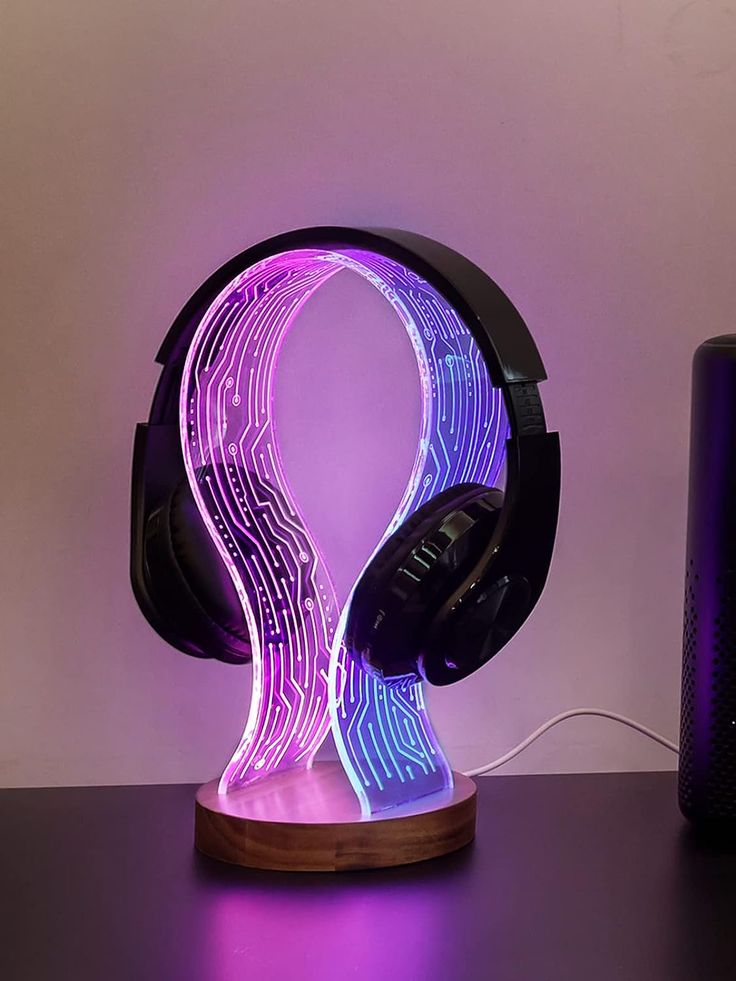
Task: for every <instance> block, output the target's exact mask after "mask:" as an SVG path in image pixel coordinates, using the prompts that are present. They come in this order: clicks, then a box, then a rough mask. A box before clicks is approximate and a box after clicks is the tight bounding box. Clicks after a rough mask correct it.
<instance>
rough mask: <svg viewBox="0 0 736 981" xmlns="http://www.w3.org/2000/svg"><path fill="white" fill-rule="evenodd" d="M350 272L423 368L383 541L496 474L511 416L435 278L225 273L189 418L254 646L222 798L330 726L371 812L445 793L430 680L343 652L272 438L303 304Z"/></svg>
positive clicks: (191, 470)
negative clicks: (415, 419)
mask: <svg viewBox="0 0 736 981" xmlns="http://www.w3.org/2000/svg"><path fill="white" fill-rule="evenodd" d="M343 268H348V269H350V270H352V271H354V272H356V273H358V274H359V275H361V276H363V277H364V278H365V279H367V280H368V281H369V282H371V283H372V284H373V285H374V286H375V287H376V288H377V289H379V290H380V292H381V293H382V294H383V295H384V297H385V298H386V299H387V300H388V301H389V302H390V303H391V305H392V307H393V308H394V310H395V311H396V313H397V314H398V316H399V319H400V320H401V322H402V323H403V324H404V327H405V329H406V330H407V333H408V335H409V337H410V340H411V342H412V345H413V348H414V351H415V355H416V358H417V364H418V366H419V376H420V388H421V399H422V426H421V432H420V441H419V446H418V449H417V455H416V458H415V461H414V466H413V468H412V472H411V475H410V477H409V481H408V483H407V487H406V490H405V492H404V495H403V497H402V500H401V502H400V503H399V506H398V508H397V510H396V512H395V514H394V515H393V517H392V519H391V521H390V522H389V525H388V527H387V528H386V531H385V532H384V535H383V536H382V538H381V540H380V541H379V542H378V543H377V544H376V549H378V548H379V547H380V545H381V543H382V541H383V540H384V539H385V537H386V536H387V535H389V534H391V532H393V531H394V530H395V529H396V528H397V527H398V526H399V525H400V524H401V523H402V522H403V521H404V520H405V518H406V517H407V516H408V515H409V514H411V513H412V512H413V511H414V510H416V508H417V507H419V506H420V505H421V504H422V503H424V502H425V501H427V500H429V498H431V497H433V496H434V495H436V494H438V493H440V492H441V491H442V490H444V489H445V488H447V487H450V486H452V485H454V484H457V483H462V482H464V481H477V482H479V483H486V484H494V483H495V482H497V480H498V477H499V473H500V471H501V468H502V466H503V462H504V457H505V439H506V435H507V432H508V421H507V416H506V412H505V408H504V405H503V399H502V396H501V393H500V392H499V391H498V390H496V389H494V388H493V387H492V385H491V383H490V379H489V376H488V373H487V370H486V367H485V363H484V361H483V358H482V356H481V354H480V351H479V349H478V347H477V345H476V343H475V340H474V339H473V337H472V335H471V333H470V331H469V330H468V328H467V327H466V326H465V325H464V324H463V322H462V321H461V319H460V317H459V316H458V314H457V313H456V311H455V310H454V309H453V308H452V307H451V306H450V305H449V304H448V303H447V301H446V300H445V299H444V298H443V297H442V296H441V295H440V294H439V293H438V292H437V291H436V290H435V289H434V288H433V287H431V286H430V285H429V284H428V283H427V282H425V281H424V280H423V279H421V278H420V277H419V276H417V275H416V274H415V273H413V272H412V271H411V270H409V269H407V268H405V267H404V266H402V265H400V264H398V263H396V262H394V261H393V260H390V259H387V258H386V257H384V256H380V255H377V254H375V253H372V252H367V251H364V250H356V249H350V250H343V251H340V252H334V251H325V250H317V249H299V250H295V251H292V252H288V253H281V254H279V255H275V256H271V257H269V258H268V259H266V260H264V261H262V262H260V263H258V264H256V265H254V266H252V267H251V268H249V269H246V270H245V271H244V272H243V273H241V274H240V275H239V276H238V277H237V278H236V279H234V280H233V281H232V282H231V283H229V284H228V286H227V287H226V288H225V289H224V290H223V291H222V292H221V293H220V295H219V296H218V297H217V298H216V299H215V300H214V302H213V303H212V304H211V305H210V307H209V309H208V310H207V312H206V314H205V315H204V317H203V318H202V320H201V322H200V324H199V325H198V327H197V330H196V333H195V336H194V338H193V341H192V344H191V346H190V348H189V352H188V355H187V359H186V364H185V368H184V373H183V380H182V388H181V399H180V425H181V436H182V447H183V450H184V459H185V464H186V468H187V474H188V477H189V481H190V484H191V486H192V490H193V493H194V496H195V500H196V501H197V506H198V507H199V510H200V512H201V514H202V516H203V519H204V520H205V522H206V524H207V527H208V530H209V532H210V534H211V536H212V538H213V540H214V541H215V543H216V545H217V547H218V548H219V550H220V553H221V555H222V557H223V560H224V561H225V564H226V566H227V568H228V570H229V572H230V575H231V577H232V579H233V582H234V583H235V587H236V589H237V591H238V595H239V596H240V599H241V603H242V604H243V610H244V613H245V616H246V619H247V622H248V626H249V629H250V632H251V637H252V641H253V689H252V695H251V704H250V710H249V713H248V719H247V722H246V726H245V730H244V732H243V736H242V738H241V740H240V742H239V745H238V747H237V749H236V751H235V753H234V754H233V756H232V758H231V760H230V762H229V763H228V765H227V767H226V768H225V770H224V772H223V774H222V777H221V779H220V792H221V793H225V792H227V791H228V790H231V789H234V788H237V787H239V786H242V785H243V784H245V783H247V782H248V781H250V780H252V779H254V778H256V777H258V776H260V775H263V774H266V773H271V772H274V771H276V770H281V769H285V768H288V767H293V766H308V765H310V764H311V762H312V760H313V758H314V755H315V753H316V751H317V749H318V748H319V746H320V744H321V743H322V741H323V739H324V738H325V736H326V734H327V731H328V729H329V727H330V725H332V730H333V734H334V737H335V742H336V745H337V748H338V752H339V755H340V759H341V761H342V763H343V766H344V768H345V771H346V773H347V775H348V777H349V778H350V781H351V783H352V786H353V787H354V789H355V791H356V794H357V795H358V797H359V799H360V801H361V807H362V808H363V811H364V813H369V812H372V811H376V810H380V809H382V808H385V807H389V806H391V805H393V804H398V803H402V802H404V801H407V800H411V799H414V798H416V797H419V796H422V795H424V794H428V793H432V792H434V791H437V790H442V789H445V788H447V787H449V786H450V785H451V783H452V775H451V772H450V768H449V766H448V764H447V761H446V759H445V757H444V755H443V753H442V751H441V749H440V747H439V744H438V742H437V738H436V736H435V734H434V732H433V730H432V727H431V723H430V721H429V717H428V715H427V711H426V708H425V705H424V699H423V692H422V685H421V683H419V682H417V681H416V679H414V678H410V679H409V678H407V679H403V680H400V681H398V682H395V683H392V684H391V685H385V684H383V683H382V682H381V681H380V680H379V679H377V678H375V677H373V676H372V675H369V674H368V673H367V672H366V671H365V670H364V669H363V666H362V664H361V662H360V660H359V658H356V657H355V656H354V654H353V652H351V651H348V650H347V649H346V648H345V645H344V644H343V642H342V637H343V631H344V621H345V615H346V612H345V611H342V613H341V611H340V610H339V607H338V602H337V599H336V595H335V590H334V587H333V585H332V581H331V578H330V575H329V572H328V569H327V565H326V563H325V560H324V558H323V556H322V555H321V553H320V551H319V548H318V546H317V543H316V542H315V541H314V539H313V537H312V536H311V534H310V532H309V530H308V528H307V526H306V523H305V521H304V519H303V517H302V515H301V514H300V513H299V510H298V507H297V504H296V502H295V500H294V498H293V495H292V493H291V490H290V488H289V486H288V483H287V481H286V477H285V475H284V470H283V466H282V464H281V459H280V455H279V451H278V446H277V445H276V441H275V438H274V430H273V412H272V396H273V386H274V373H275V370H276V366H277V362H278V356H279V351H280V349H281V345H282V342H283V339H284V337H285V335H286V333H287V331H288V329H289V327H290V325H291V324H292V322H293V321H294V319H295V317H296V315H297V313H298V312H299V309H300V308H301V306H302V305H303V303H305V302H306V300H307V299H308V298H309V297H310V296H311V295H312V293H313V292H314V291H315V290H316V289H318V288H319V287H320V286H321V285H322V284H323V283H324V282H326V281H327V280H328V279H329V278H330V277H331V276H333V275H334V274H335V273H337V272H339V271H340V270H341V269H343ZM346 610H347V605H346Z"/></svg>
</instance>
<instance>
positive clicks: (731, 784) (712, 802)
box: [679, 559, 736, 820]
mask: <svg viewBox="0 0 736 981" xmlns="http://www.w3.org/2000/svg"><path fill="white" fill-rule="evenodd" d="M706 590H707V592H710V594H711V596H712V600H713V601H712V603H704V602H702V600H703V599H704V598H705V596H704V593H705V592H706ZM698 609H700V610H701V612H702V611H706V610H709V609H712V611H713V619H712V622H708V623H701V624H699V622H698ZM680 718H681V722H680V775H679V794H680V803H681V805H682V807H683V810H684V811H685V812H686V813H687V812H688V811H691V810H693V809H697V810H698V811H699V813H700V814H701V815H707V817H709V818H712V819H716V820H718V819H733V818H736V573H734V571H733V570H728V571H727V572H725V573H724V575H721V576H717V577H716V579H715V582H714V583H713V588H712V589H707V584H703V583H701V580H700V575H699V574H698V572H697V571H696V568H695V565H694V562H693V560H692V559H690V560H689V561H688V567H687V571H686V574H685V617H684V625H683V661H682V704H681V717H680Z"/></svg>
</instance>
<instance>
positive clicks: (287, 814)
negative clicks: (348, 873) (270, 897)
mask: <svg viewBox="0 0 736 981" xmlns="http://www.w3.org/2000/svg"><path fill="white" fill-rule="evenodd" d="M454 777H455V786H454V788H452V789H451V790H447V791H442V792H439V793H436V794H432V795H431V796H430V797H424V798H420V799H419V800H416V801H412V802H411V803H410V804H402V805H400V806H398V807H393V808H391V809H390V810H388V811H381V812H379V813H378V814H373V815H371V816H369V817H363V816H362V815H361V813H360V805H359V804H358V801H357V798H356V797H355V794H354V792H353V789H352V787H351V786H350V784H349V782H348V778H347V777H346V776H345V773H344V771H343V769H342V766H341V765H340V764H339V763H337V762H331V763H316V764H315V765H314V766H313V767H312V769H311V770H291V771H289V772H287V773H281V774H275V775H273V776H270V777H267V778H265V779H264V780H262V781H258V782H256V783H255V784H251V785H250V786H248V787H245V788H244V789H243V790H237V791H234V792H232V793H229V794H225V795H222V796H221V795H219V794H218V793H217V781H216V780H213V781H212V782H211V783H206V784H204V785H203V786H201V787H200V788H199V790H198V791H197V801H196V812H195V822H194V844H195V846H196V847H197V849H198V850H199V851H200V852H203V853H204V854H205V855H209V856H211V857H212V858H216V859H219V860H220V861H221V862H231V863H233V864H235V865H245V866H248V867H249V868H254V869H279V870H283V871H293V872H339V871H345V870H348V869H377V868H385V867H387V866H390V865H406V864H408V863H410V862H421V861H423V860H424V859H427V858H436V857H437V856H438V855H446V854H447V853H448V852H453V851H455V850H456V849H458V848H462V847H463V845H467V844H468V843H469V842H470V841H472V840H473V837H474V836H475V812H476V787H475V784H474V783H473V781H472V780H469V779H468V778H467V777H464V776H463V775H462V774H461V773H456V774H454Z"/></svg>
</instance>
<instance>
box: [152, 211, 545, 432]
mask: <svg viewBox="0 0 736 981" xmlns="http://www.w3.org/2000/svg"><path fill="white" fill-rule="evenodd" d="M302 249H321V250H325V251H334V252H336V253H339V252H340V251H341V250H344V249H351V250H352V249H362V250H365V251H368V252H372V253H375V254H377V255H380V256H383V257H385V258H387V259H391V260H393V261H395V262H398V263H400V264H401V265H402V266H405V267H406V268H407V269H409V270H411V272H413V273H415V274H416V275H418V276H420V277H421V278H422V279H424V280H426V282H427V283H429V285H430V286H431V287H433V288H434V289H435V290H437V292H438V293H440V294H441V295H442V296H443V297H444V298H445V299H446V300H447V302H448V303H449V304H450V306H451V307H452V308H453V309H454V310H455V311H456V313H457V314H458V316H459V317H460V318H461V319H462V321H463V323H464V324H465V325H466V327H467V328H468V329H469V330H470V332H471V334H472V335H473V337H474V339H475V341H476V343H477V345H478V348H479V350H480V352H481V354H482V356H483V359H484V361H485V364H486V367H487V369H488V373H489V375H490V378H491V382H492V383H493V385H494V386H495V387H496V388H498V389H500V390H501V392H502V394H503V397H504V403H505V406H506V411H507V414H508V419H509V426H510V430H511V432H510V438H512V439H514V438H516V437H519V436H523V435H531V434H534V433H544V432H546V425H545V420H544V412H543V409H542V403H541V400H540V398H539V392H538V390H537V382H539V381H543V380H544V379H545V378H546V377H547V375H546V372H545V370H544V365H543V364H542V359H541V357H540V355H539V351H538V350H537V346H536V344H535V343H534V339H533V338H532V336H531V334H530V333H529V330H528V328H527V326H526V324H525V323H524V321H523V320H522V318H521V315H520V314H519V312H518V311H517V310H516V308H515V307H514V305H513V304H512V303H511V301H510V300H509V298H508V297H507V296H506V294H505V293H504V292H503V291H502V290H501V288H500V287H499V286H498V285H497V284H496V283H495V282H494V281H493V280H492V279H491V278H490V276H488V275H487V274H486V273H485V272H483V270H482V269H480V268H479V267H478V266H476V265H475V264H474V263H472V262H471V261H470V260H469V259H466V258H465V257H464V256H462V255H460V254H459V253H458V252H455V251H453V250H452V249H450V248H448V247H447V246H445V245H441V244H440V243H439V242H435V241H434V240H432V239H429V238H425V237H424V236H423V235H417V234H415V233H414V232H406V231H399V230H393V229H391V230H387V229H361V228H340V227H331V226H320V227H315V228H304V229H298V230H296V231H292V232H285V233H284V234H281V235H276V236H274V237H273V238H270V239H267V240H266V241H264V242H260V243H259V244H258V245H255V246H253V247H251V248H250V249H246V250H245V251H244V252H241V253H240V254H239V255H237V256H235V257H234V258H233V259H231V260H229V261H228V262H226V263H225V264H224V265H222V266H221V267H220V268H219V269H218V270H217V271H216V272H214V273H213V274H212V275H211V276H210V277H209V278H208V279H207V280H206V281H205V282H204V283H203V284H202V286H200V288H199V289H198V290H197V291H196V293H194V295H193V296H192V297H191V299H190V300H189V301H188V302H187V303H186V305H185V306H184V308H183V309H182V311H181V312H180V314H179V315H178V317H177V318H176V320H175V321H174V323H173V325H172V326H171V328H170V329H169V332H168V333H167V335H166V337H165V338H164V341H163V344H162V345H161V347H160V349H159V351H158V353H157V355H156V361H157V362H159V363H160V364H162V365H163V366H164V371H163V372H162V375H161V378H160V380H159V384H158V387H157V389H156V394H155V396H154V400H153V405H152V406H151V413H150V418H149V423H150V424H152V425H161V424H163V425H166V424H171V425H174V424H178V398H179V385H180V382H181V374H182V370H183V367H184V360H185V358H186V354H187V350H188V348H189V345H190V343H191V341H192V339H193V337H194V333H195V331H196V329H197V326H198V324H199V322H200V320H201V318H202V316H203V315H204V314H205V312H206V311H207V309H208V308H209V306H210V304H211V303H212V301H213V300H214V299H215V297H216V296H217V295H218V294H219V293H220V292H221V290H223V289H224V288H225V287H226V286H227V285H228V283H230V282H232V280H234V279H235V278H236V277H237V276H239V275H240V274H241V273H242V272H244V271H245V270H246V269H248V268H250V267H251V266H254V265H256V264H257V263H259V262H262V261H263V260H265V259H268V258H270V257H272V256H275V255H279V254H283V253H288V252H292V251H297V250H302ZM491 325H492V328H491Z"/></svg>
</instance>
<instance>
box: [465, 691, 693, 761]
mask: <svg viewBox="0 0 736 981" xmlns="http://www.w3.org/2000/svg"><path fill="white" fill-rule="evenodd" d="M578 715H596V716H600V717H601V718H603V719H612V720H613V721H614V722H620V723H622V724H623V725H625V726H629V728H630V729H636V731H637V732H640V733H641V734H642V735H644V736H648V737H649V738H650V739H653V740H654V742H655V743H659V745H660V746H664V747H665V749H669V750H671V751H672V752H673V753H679V752H680V747H679V746H678V745H677V743H673V742H670V740H669V739H665V737H664V736H662V735H660V734H659V733H658V732H655V731H654V730H653V729H649V728H648V727H647V726H645V725H642V724H641V722H636V721H635V720H634V719H629V718H627V717H626V716H625V715H619V714H618V712H609V711H608V710H607V709H599V708H577V709H569V710H568V711H567V712H560V714H559V715H555V716H554V718H552V719H548V720H547V721H546V722H545V723H544V725H541V726H540V727H539V728H538V729H535V730H534V732H533V733H531V735H529V736H527V737H526V739H524V740H522V742H520V743H519V745H518V746H514V748H513V749H510V750H509V751H508V753H504V755H503V756H499V757H498V759H495V760H491V762H490V763H485V764H484V765H483V766H478V767H476V768H475V769H474V770H465V776H466V777H480V776H482V775H483V774H484V773H490V772H491V770H497V769H498V767H499V766H503V765H504V763H509V762H510V761H511V760H513V759H514V757H516V756H518V755H519V753H523V752H524V750H525V749H526V748H527V746H531V744H532V743H533V742H536V740H537V739H539V737H540V736H543V735H544V734H545V732H548V731H549V730H550V729H552V728H553V727H554V726H556V725H558V724H559V723H560V722H564V721H565V720H566V719H574V718H576V716H578Z"/></svg>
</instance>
